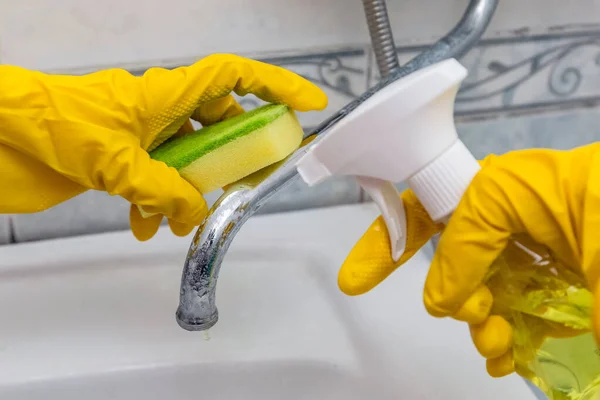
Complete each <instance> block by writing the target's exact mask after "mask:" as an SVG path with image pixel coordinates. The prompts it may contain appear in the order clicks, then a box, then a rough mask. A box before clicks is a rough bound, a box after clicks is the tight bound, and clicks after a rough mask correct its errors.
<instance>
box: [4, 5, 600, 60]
mask: <svg viewBox="0 0 600 400" xmlns="http://www.w3.org/2000/svg"><path fill="white" fill-rule="evenodd" d="M467 3H468V0H444V1H440V0H388V8H389V10H390V15H391V17H390V18H391V21H392V24H393V26H394V33H395V36H396V40H397V42H398V44H399V45H407V44H417V43H421V44H423V43H429V42H431V41H432V40H433V39H435V38H438V37H439V36H441V35H442V34H444V33H445V32H447V31H448V29H450V28H451V27H452V26H453V25H454V24H455V23H456V22H457V21H458V19H459V17H460V16H461V15H462V13H463V11H464V9H465V7H466V5H467ZM599 12H600V2H599V1H594V0H572V1H571V2H569V5H568V6H566V3H565V2H564V1H558V0H528V1H527V2H523V1H521V0H502V1H500V5H499V7H498V10H497V14H496V15H495V18H494V20H493V22H492V24H491V26H490V28H489V30H488V32H486V36H488V37H489V36H495V35H498V34H499V33H500V34H506V33H507V32H514V31H517V32H520V33H534V32H546V31H548V29H552V30H553V31H555V32H558V33H560V32H562V31H564V30H565V29H573V28H577V27H579V26H582V25H587V26H589V25H593V24H597V20H598V19H597V15H598V13H599ZM360 43H362V44H366V43H368V33H367V28H366V23H365V17H364V14H363V9H362V2H361V1H359V0H202V1H197V0H169V1H166V0H129V1H123V0H103V1H97V0H53V1H39V0H19V1H14V0H0V62H3V63H10V64H16V65H21V66H25V67H28V68H35V69H43V70H47V69H64V68H72V67H86V66H96V65H114V64H122V63H131V62H146V61H158V60H170V59H177V58H186V57H191V58H194V57H200V56H203V55H206V54H210V53H214V52H235V53H244V54H245V53H252V54H257V53H261V52H271V53H272V52H279V51H284V50H306V49H315V48H324V47H325V48H331V47H336V46H341V47H343V46H347V45H348V44H360Z"/></svg>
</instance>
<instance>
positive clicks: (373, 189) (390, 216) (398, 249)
mask: <svg viewBox="0 0 600 400" xmlns="http://www.w3.org/2000/svg"><path fill="white" fill-rule="evenodd" d="M356 179H357V180H358V183H359V184H360V186H361V187H362V188H363V189H364V190H365V191H366V192H367V193H368V194H369V196H371V198H372V199H373V201H374V202H375V204H377V206H378V207H379V210H380V211H381V215H382V216H383V219H384V221H385V225H386V226H387V230H388V233H389V236H390V245H391V248H392V259H393V260H394V262H396V261H398V260H399V259H400V257H401V256H402V254H403V253H404V249H405V248H406V214H405V212H404V204H403V202H402V198H401V197H400V193H398V189H396V187H395V186H394V184H393V183H392V182H389V181H384V180H382V179H377V178H370V177H365V176H359V177H356Z"/></svg>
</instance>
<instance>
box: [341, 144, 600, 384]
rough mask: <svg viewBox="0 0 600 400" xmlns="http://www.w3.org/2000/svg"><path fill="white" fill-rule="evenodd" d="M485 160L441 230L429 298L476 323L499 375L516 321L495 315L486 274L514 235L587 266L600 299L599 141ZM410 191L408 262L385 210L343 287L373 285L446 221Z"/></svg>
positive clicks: (479, 343) (357, 289)
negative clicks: (393, 246)
mask: <svg viewBox="0 0 600 400" xmlns="http://www.w3.org/2000/svg"><path fill="white" fill-rule="evenodd" d="M480 164H481V165H482V169H481V171H480V172H479V173H478V174H477V175H476V176H475V178H474V179H473V181H472V183H471V185H470V186H469V188H468V189H467V191H466V192H465V195H464V196H463V198H462V199H461V202H460V203H459V205H458V207H457V209H456V211H455V213H454V214H453V216H452V217H451V218H450V221H449V223H448V225H447V226H446V227H445V228H444V231H443V234H442V235H441V238H440V241H439V244H438V248H437V250H436V253H435V255H434V258H433V261H432V264H431V267H430V270H429V273H428V276H427V279H426V283H425V288H424V302H425V306H426V308H427V310H428V312H429V313H430V314H432V315H433V316H435V317H447V316H450V317H453V318H456V319H458V320H461V321H466V322H467V323H469V324H470V328H471V337H472V339H473V341H474V344H475V346H476V348H477V349H478V350H479V352H480V353H481V354H482V355H483V356H484V357H485V358H486V359H487V369H488V372H489V374H490V375H492V376H496V377H499V376H504V375H507V374H509V373H511V372H513V371H514V365H513V360H512V352H511V351H509V350H510V349H511V345H512V342H511V341H512V329H511V327H510V325H509V324H508V323H507V322H506V321H505V320H504V319H503V318H502V317H499V316H494V315H492V316H489V315H488V314H489V312H490V308H491V306H492V303H493V298H492V295H491V293H490V291H489V289H487V287H485V285H483V284H482V281H483V279H484V276H485V274H486V272H487V271H488V268H489V267H490V265H491V264H492V262H493V261H494V260H496V259H497V258H498V256H499V255H500V253H501V252H502V251H503V250H504V249H505V248H506V245H507V243H508V240H509V238H510V237H511V236H512V235H515V234H521V233H525V234H527V235H529V236H530V237H531V239H533V240H534V241H535V242H537V243H539V244H541V245H544V246H546V247H547V248H548V249H550V250H551V251H552V253H553V255H554V256H555V257H556V259H557V260H558V261H560V262H562V264H563V265H565V266H566V267H567V268H570V269H572V270H573V271H576V272H577V273H579V274H581V276H582V277H583V278H584V279H585V280H586V282H587V283H588V285H589V288H590V289H591V290H592V291H593V293H594V296H595V299H596V302H598V300H597V299H598V298H599V297H598V296H597V294H596V293H597V289H598V277H599V275H600V241H599V240H598V237H600V187H599V185H598V182H600V144H591V145H588V146H584V147H581V148H577V149H573V150H570V151H558V150H524V151H515V152H511V153H507V154H504V155H502V156H488V157H487V158H486V159H485V160H483V162H481V163H480ZM402 197H403V199H404V201H405V210H406V216H407V228H408V242H407V250H406V252H405V254H404V255H403V256H402V257H401V259H400V260H399V262H397V263H394V262H393V261H392V259H391V256H390V246H389V237H388V234H387V230H386V228H385V223H384V221H383V219H382V218H381V217H379V218H378V219H377V220H376V221H375V222H374V223H373V225H372V226H371V227H370V228H369V229H368V230H367V232H366V233H365V235H364V236H363V237H362V238H361V239H360V241H359V242H358V243H357V244H356V246H355V247H354V249H353V250H352V251H351V252H350V254H349V256H348V258H347V259H346V261H345V262H344V264H343V266H342V268H341V270H340V272H339V286H340V289H341V290H342V291H343V292H344V293H346V294H349V295H358V294H361V293H365V292H367V291H369V290H370V289H372V288H373V287H375V286H376V285H377V284H379V283H380V282H381V281H382V280H384V279H385V278H386V277H387V276H388V275H389V274H391V273H392V272H393V271H394V270H395V269H396V268H398V267H399V266H400V265H402V264H403V263H405V262H406V261H407V260H408V259H409V258H410V257H411V256H412V255H413V254H414V253H415V251H416V250H418V249H419V248H420V247H421V246H422V245H423V244H425V243H426V242H427V240H428V239H429V238H430V237H431V236H432V235H433V234H434V233H435V232H438V231H440V230H441V229H442V228H443V227H442V226H440V225H437V226H436V225H434V224H433V222H432V221H431V220H430V219H429V217H428V216H427V214H426V212H425V210H424V209H423V207H422V206H421V204H420V203H419V202H418V200H417V199H416V198H415V196H414V194H413V193H412V192H410V191H407V192H405V193H403V194H402ZM597 306H600V304H597ZM596 308H597V307H596ZM594 331H595V333H596V337H597V339H598V338H599V336H600V335H599V333H600V312H596V314H595V315H594ZM558 334H560V333H558Z"/></svg>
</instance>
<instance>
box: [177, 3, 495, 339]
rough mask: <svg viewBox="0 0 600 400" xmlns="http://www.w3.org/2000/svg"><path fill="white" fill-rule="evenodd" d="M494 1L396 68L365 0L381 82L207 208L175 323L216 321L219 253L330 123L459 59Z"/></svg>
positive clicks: (196, 325)
mask: <svg viewBox="0 0 600 400" xmlns="http://www.w3.org/2000/svg"><path fill="white" fill-rule="evenodd" d="M497 4H498V0H471V1H470V3H469V5H468V8H467V10H466V11H465V14H464V15H463V17H462V18H461V20H460V21H459V22H458V24H457V25H456V26H455V27H454V28H453V29H452V30H451V31H450V32H449V33H448V34H447V35H446V36H444V37H443V38H442V39H440V40H439V41H437V42H436V43H435V44H434V45H433V46H431V47H430V48H429V49H428V50H426V51H424V52H423V53H421V54H419V55H418V56H417V57H415V58H414V59H412V60H411V61H410V62H408V63H407V64H406V65H404V66H402V67H399V66H398V59H397V55H396V47H395V45H394V41H393V36H392V34H391V28H390V24H389V21H388V16H387V11H386V7H385V0H363V5H364V8H365V13H366V15H367V22H368V24H369V32H370V35H371V42H372V45H373V49H374V51H375V55H376V59H377V64H378V67H379V70H380V72H381V75H382V79H381V81H380V82H379V83H378V84H377V85H375V86H373V87H372V88H370V89H369V90H367V91H366V92H365V93H363V94H362V95H361V96H360V97H359V98H357V99H355V100H354V101H352V102H351V103H349V104H347V105H346V106H345V107H343V108H342V109H341V110H339V111H338V112H336V113H335V114H334V115H333V116H331V117H330V118H329V119H327V120H326V121H325V122H323V123H322V124H321V125H320V126H319V127H317V128H316V129H315V130H314V131H313V132H312V133H311V134H309V135H308V136H307V137H306V139H305V140H304V142H303V143H304V144H303V146H302V147H301V148H300V149H298V150H297V151H296V152H295V153H293V154H292V155H291V156H290V157H288V158H287V159H286V160H283V161H281V162H279V163H278V164H276V165H273V166H270V167H267V168H266V169H264V170H261V171H259V172H257V173H255V174H254V175H251V176H250V177H248V178H246V179H243V180H242V181H240V182H238V183H236V184H234V185H232V186H231V187H229V188H228V189H227V190H226V191H225V193H223V195H222V196H221V197H220V198H219V200H217V202H216V203H215V204H214V205H213V207H212V208H211V210H210V212H209V214H208V216H207V217H206V218H205V220H204V222H203V223H202V225H201V226H200V227H199V228H198V231H197V232H196V235H195V236H194V240H193V241H192V244H191V246H190V249H189V252H188V254H187V258H186V260H185V265H184V268H183V276H182V279H181V290H180V294H179V307H178V308H177V313H176V317H177V323H178V324H179V325H180V326H181V327H182V328H183V329H186V330H188V331H202V330H206V329H208V328H210V327H212V326H213V325H215V324H216V323H217V320H218V311H217V307H216V304H215V290H216V286H217V281H218V277H219V270H220V268H221V263H222V261H223V257H224V256H225V253H226V252H227V250H228V248H229V245H230V244H231V242H232V241H233V238H234V237H235V235H236V233H237V232H238V231H239V229H240V228H241V227H242V225H243V224H244V223H245V222H246V220H247V219H248V218H250V216H252V215H253V214H254V213H255V212H256V211H257V210H258V209H259V208H260V207H261V206H262V205H263V204H264V203H265V202H266V201H268V199H269V198H270V197H271V196H272V195H274V194H275V193H276V192H277V191H279V190H280V189H282V188H284V187H286V186H287V185H289V184H290V183H292V182H293V181H294V180H295V179H298V177H299V176H298V173H297V171H296V168H295V165H296V162H297V161H298V160H299V159H300V158H301V157H302V156H303V155H304V154H305V153H306V150H307V149H308V146H310V145H311V144H312V143H313V139H314V141H317V140H319V138H320V137H323V136H325V135H327V131H328V129H329V128H331V127H332V126H333V125H335V124H336V123H338V122H339V121H341V120H342V119H343V118H344V117H345V116H347V115H348V114H350V113H351V112H352V111H353V110H354V109H355V108H356V107H358V106H359V105H360V104H361V103H363V102H364V101H365V100H366V99H368V98H369V97H370V96H372V95H373V94H374V93H376V92H377V91H379V90H381V89H382V88H383V87H385V86H386V85H388V84H389V83H391V82H393V81H395V80H397V79H399V78H401V77H403V76H405V75H408V74H410V73H412V72H414V71H416V70H418V69H420V68H423V67H426V66H428V65H431V64H434V63H436V62H439V61H442V60H444V59H447V58H460V57H462V56H463V55H464V54H465V53H467V52H468V51H469V50H470V49H471V48H472V47H473V46H474V45H475V43H477V41H478V40H479V38H480V37H481V35H482V34H483V32H484V31H485V29H486V28H487V26H488V24H489V22H490V20H491V18H492V15H493V14H494V11H495V9H496V6H497Z"/></svg>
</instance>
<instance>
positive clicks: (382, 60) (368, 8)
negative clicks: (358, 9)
mask: <svg viewBox="0 0 600 400" xmlns="http://www.w3.org/2000/svg"><path fill="white" fill-rule="evenodd" d="M363 6H364V8H365V15H366V16H367V25H368V27H369V34H370V36H371V44H372V46H373V52H374V53H375V59H376V60H377V67H378V68H379V73H380V74H381V76H382V77H385V76H388V75H390V74H391V73H392V72H393V71H395V70H396V69H398V68H399V67H400V64H399V63H398V54H397V53H396V45H395V44H394V36H393V35H392V27H391V26H390V20H389V18H388V12H387V8H386V5H385V0H363Z"/></svg>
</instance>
